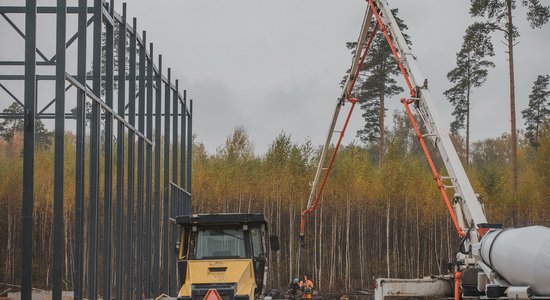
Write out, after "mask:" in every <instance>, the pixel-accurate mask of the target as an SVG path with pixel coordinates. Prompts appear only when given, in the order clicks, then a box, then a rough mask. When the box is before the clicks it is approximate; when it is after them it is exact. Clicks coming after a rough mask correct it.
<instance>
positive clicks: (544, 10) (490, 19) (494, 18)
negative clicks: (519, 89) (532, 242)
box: [470, 0, 550, 191]
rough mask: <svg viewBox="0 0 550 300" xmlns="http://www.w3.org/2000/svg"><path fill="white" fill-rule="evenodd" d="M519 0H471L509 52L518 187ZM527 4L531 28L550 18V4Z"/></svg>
mask: <svg viewBox="0 0 550 300" xmlns="http://www.w3.org/2000/svg"><path fill="white" fill-rule="evenodd" d="M516 2H517V1H516V0H471V4H472V5H471V8H470V14H471V15H472V16H474V17H484V18H486V19H487V24H488V25H489V26H491V28H492V30H494V31H500V32H502V33H504V37H505V40H506V42H505V44H506V47H507V50H508V51H507V53H508V69H509V78H510V127H511V128H510V131H511V136H510V137H511V144H512V147H511V148H512V151H511V152H512V153H511V159H510V160H511V164H512V187H513V189H514V191H516V190H517V185H518V170H517V151H518V150H517V148H518V140H517V132H516V87H515V78H514V45H515V44H516V39H517V38H518V37H519V32H518V30H517V27H516V26H514V23H513V12H514V9H516V7H517V6H516ZM521 3H522V5H523V6H525V7H527V20H528V21H529V23H530V25H531V28H533V29H534V28H540V27H542V26H543V25H544V24H546V23H547V22H548V20H549V19H550V7H548V6H544V5H542V4H541V3H540V1H539V0H522V1H521Z"/></svg>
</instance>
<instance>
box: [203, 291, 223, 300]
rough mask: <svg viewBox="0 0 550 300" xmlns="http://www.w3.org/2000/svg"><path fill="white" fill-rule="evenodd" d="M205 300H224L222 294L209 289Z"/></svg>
mask: <svg viewBox="0 0 550 300" xmlns="http://www.w3.org/2000/svg"><path fill="white" fill-rule="evenodd" d="M204 300H222V297H220V294H218V291H216V290H215V289H209V290H208V292H207V293H206V295H205V296H204Z"/></svg>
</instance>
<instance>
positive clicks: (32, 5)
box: [21, 0, 36, 300]
mask: <svg viewBox="0 0 550 300" xmlns="http://www.w3.org/2000/svg"><path fill="white" fill-rule="evenodd" d="M35 53H36V0H27V2H26V9H25V96H24V97H25V98H24V103H25V126H24V127H25V128H24V132H23V178H24V180H23V204H22V206H21V257H22V258H23V259H22V261H21V299H23V300H31V296H32V295H31V293H32V262H33V257H32V249H33V242H32V239H33V228H32V226H33V219H34V218H33V205H34V117H35V113H36V102H35V98H36V54H35Z"/></svg>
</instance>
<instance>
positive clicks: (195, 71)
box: [0, 0, 550, 153]
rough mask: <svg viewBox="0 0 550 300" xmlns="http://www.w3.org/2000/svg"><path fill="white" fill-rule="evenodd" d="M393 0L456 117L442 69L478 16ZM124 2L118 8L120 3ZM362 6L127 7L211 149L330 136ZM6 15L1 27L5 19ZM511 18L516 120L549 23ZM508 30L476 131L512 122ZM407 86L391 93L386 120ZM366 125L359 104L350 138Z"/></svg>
mask: <svg viewBox="0 0 550 300" xmlns="http://www.w3.org/2000/svg"><path fill="white" fill-rule="evenodd" d="M389 2H390V5H391V7H392V8H399V14H400V16H401V18H403V19H404V20H405V22H406V24H407V25H408V26H409V30H408V34H409V35H410V36H411V39H412V42H413V47H412V49H413V52H414V54H415V55H416V56H417V57H418V59H419V65H420V68H421V70H422V73H423V74H424V76H426V77H427V78H428V79H429V81H430V90H431V91H432V93H433V96H434V97H435V100H436V103H437V107H438V109H439V110H440V114H441V115H442V118H441V119H442V120H445V122H446V123H447V124H446V125H448V123H449V122H450V121H451V119H450V118H451V115H450V114H451V111H452V107H451V106H450V104H449V103H448V102H447V100H446V99H445V98H444V97H443V96H442V92H443V91H444V90H445V89H447V88H449V87H450V83H449V82H448V81H447V80H446V77H445V75H446V74H447V72H448V71H449V70H451V69H452V67H453V66H454V63H455V54H456V52H457V51H458V50H459V48H460V45H461V42H462V36H463V34H464V30H465V29H466V27H467V26H468V24H469V23H470V22H472V20H471V19H470V17H469V14H468V8H469V1H465V0H463V1H457V0H423V1H410V0H390V1H389ZM543 2H544V1H543ZM546 2H547V1H546ZM116 6H117V11H119V12H120V11H121V9H120V6H121V2H119V1H117V3H116ZM365 8H366V4H365V1H364V0H271V1H259V0H232V1H227V0H208V1H205V0H157V1H150V0H132V1H128V16H129V20H131V17H134V16H135V17H137V18H138V30H139V31H140V32H141V30H143V29H146V30H147V34H148V41H149V42H154V43H155V54H163V62H164V64H165V65H170V66H171V67H172V78H179V79H180V86H181V84H182V83H183V86H184V88H186V89H187V90H188V95H189V96H190V97H191V98H193V99H194V104H195V107H194V110H195V119H194V131H195V133H196V134H197V137H198V140H199V141H201V142H203V143H204V144H205V145H206V147H207V150H208V151H209V152H211V153H214V152H215V150H216V148H217V147H218V146H220V145H222V144H223V143H224V141H225V139H226V137H227V136H228V135H229V134H231V132H232V130H233V128H234V127H236V126H243V127H245V128H246V130H247V131H248V133H249V135H250V138H251V140H252V141H253V142H254V145H255V151H256V152H257V153H264V152H265V151H266V149H267V147H268V146H269V143H270V142H271V141H272V140H273V139H274V137H275V136H276V135H277V134H279V133H280V132H281V131H284V132H286V133H288V134H291V136H292V139H293V140H294V141H296V142H303V141H304V140H305V139H306V138H310V139H311V140H312V142H313V143H314V144H322V142H323V139H324V137H325V134H326V129H327V127H328V123H329V121H330V117H331V114H332V111H333V108H334V103H335V101H336V99H337V97H338V96H339V95H340V93H341V90H340V87H339V82H340V80H341V78H342V76H343V75H344V72H345V71H346V70H347V69H348V68H349V66H350V62H351V56H350V53H349V51H348V50H347V49H346V47H345V43H346V42H347V41H356V39H357V36H358V34H359V31H360V29H361V28H360V27H361V21H362V18H363V15H364V12H365ZM0 21H2V22H4V24H2V25H1V27H0V28H2V33H4V31H5V30H6V28H7V27H6V26H7V24H5V21H4V20H0ZM515 21H516V22H517V24H518V26H519V29H520V33H521V37H520V38H519V44H518V45H517V46H516V47H515V63H516V86H517V89H516V95H517V96H516V97H517V108H518V109H517V115H518V125H519V126H520V128H523V127H524V125H523V120H522V119H521V118H520V117H521V110H522V109H524V108H525V107H526V106H527V103H528V95H529V93H530V91H531V86H532V83H533V81H534V80H535V79H536V77H537V75H539V74H549V73H550V61H549V60H548V51H549V49H550V26H549V25H546V26H545V27H544V28H543V29H538V30H531V29H530V27H529V26H528V24H527V23H526V21H525V11H523V10H518V11H517V12H516V16H515ZM69 31H70V32H68V35H71V34H72V33H71V32H72V30H69ZM90 32H91V29H90ZM502 39H503V37H502V36H500V35H498V36H495V39H494V42H495V46H496V49H495V50H496V54H497V55H496V56H495V57H494V59H493V61H494V62H495V64H496V65H497V67H496V68H495V69H493V70H491V71H490V73H489V79H488V81H487V83H486V84H485V85H484V86H483V87H482V88H478V89H476V90H475V91H474V94H473V97H474V99H473V104H472V106H473V110H472V138H473V140H477V139H480V138H484V137H495V136H498V135H500V134H502V133H503V132H506V131H508V130H509V127H510V125H509V119H510V115H509V96H508V95H509V91H508V75H507V74H508V71H507V61H506V54H505V52H504V51H505V49H504V46H503V45H502V43H501V42H500V41H501V40H502ZM399 82H400V83H403V80H402V79H401V78H399ZM0 92H1V91H0ZM404 95H405V94H403V95H399V96H397V97H395V98H393V99H390V100H389V101H387V103H388V118H387V120H388V122H389V121H390V120H391V115H392V111H393V110H394V109H396V108H397V109H401V107H400V105H399V99H400V98H401V97H402V96H404ZM4 106H5V105H4V104H3V105H2V107H4ZM346 108H347V107H346ZM361 126H362V120H361V115H360V112H359V111H357V112H356V113H355V114H354V116H353V119H352V122H351V123H350V127H349V134H348V136H347V137H346V138H345V143H349V142H350V141H352V140H353V139H355V132H356V131H357V130H358V129H359V128H360V127H361Z"/></svg>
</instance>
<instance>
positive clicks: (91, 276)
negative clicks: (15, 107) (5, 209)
mask: <svg viewBox="0 0 550 300" xmlns="http://www.w3.org/2000/svg"><path fill="white" fill-rule="evenodd" d="M102 9H103V8H102V0H94V49H93V67H92V70H93V92H94V94H95V95H100V94H101V31H102V28H101V27H102V14H103V12H102ZM99 115H100V112H99V103H97V102H95V101H94V102H93V103H92V116H91V120H90V190H89V192H90V196H89V206H90V207H89V217H88V269H87V271H88V298H89V299H90V300H96V299H97V271H98V270H97V261H98V259H97V254H96V253H97V250H98V249H97V240H98V238H97V229H98V228H97V222H98V195H99V126H100V122H101V121H100V119H99V117H100V116H99Z"/></svg>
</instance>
